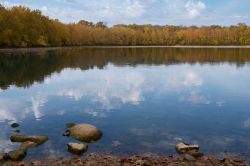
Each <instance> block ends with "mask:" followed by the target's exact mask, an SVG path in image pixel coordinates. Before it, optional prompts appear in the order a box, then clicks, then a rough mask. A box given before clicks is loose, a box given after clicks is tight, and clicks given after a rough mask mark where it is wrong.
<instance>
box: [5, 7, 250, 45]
mask: <svg viewBox="0 0 250 166" xmlns="http://www.w3.org/2000/svg"><path fill="white" fill-rule="evenodd" d="M92 45H114V46H122V45H124V46H127V45H129V46H139V45H140V46H145V45H152V46H153V45H159V46H166V45H167V46H173V45H250V27H249V26H248V25H246V24H244V23H239V24H238V25H234V26H218V25H211V26H200V27H197V26H189V27H187V26H171V25H164V26H159V25H136V24H131V25H124V24H119V25H114V26H112V27H108V26H107V25H106V24H105V23H104V22H97V23H93V22H89V21H85V20H81V21H79V22H78V23H68V24H65V23H62V22H60V21H59V20H57V19H50V18H49V17H47V16H44V15H42V13H41V11H40V10H31V9H29V8H27V7H24V6H14V7H11V8H5V7H3V6H1V5H0V47H38V46H39V47H41V46H42V47H52V46H92Z"/></svg>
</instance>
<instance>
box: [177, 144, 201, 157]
mask: <svg viewBox="0 0 250 166" xmlns="http://www.w3.org/2000/svg"><path fill="white" fill-rule="evenodd" d="M199 148H200V147H199V145H196V144H193V145H192V144H185V143H179V144H177V145H176V146H175V150H176V152H177V153H179V154H183V153H187V152H189V151H197V152H198V151H199Z"/></svg>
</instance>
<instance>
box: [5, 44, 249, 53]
mask: <svg viewBox="0 0 250 166" xmlns="http://www.w3.org/2000/svg"><path fill="white" fill-rule="evenodd" d="M67 48H250V45H247V46H237V45H232V46H226V45H221V46H212V45H207V46H202V45H196V46H192V45H189V46H181V45H180V46H179V45H175V46H108V45H107V46H101V45H100V46H99V45H96V46H61V47H60V46H59V47H23V48H20V47H13V48H12V47H9V48H1V47H0V52H5V51H33V50H34V51H36V50H45V51H47V50H57V49H67Z"/></svg>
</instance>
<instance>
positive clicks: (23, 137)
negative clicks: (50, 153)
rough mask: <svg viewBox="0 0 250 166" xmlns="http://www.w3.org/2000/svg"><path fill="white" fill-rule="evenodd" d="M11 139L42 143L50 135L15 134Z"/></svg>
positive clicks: (13, 140)
mask: <svg viewBox="0 0 250 166" xmlns="http://www.w3.org/2000/svg"><path fill="white" fill-rule="evenodd" d="M10 140H11V141H12V142H35V143H37V144H39V145H40V144H43V143H44V142H46V141H47V140H48V136H45V135H40V136H36V135H35V136H26V135H18V134H14V135H12V136H11V137H10Z"/></svg>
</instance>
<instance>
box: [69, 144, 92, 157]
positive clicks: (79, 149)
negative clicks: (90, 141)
mask: <svg viewBox="0 0 250 166" xmlns="http://www.w3.org/2000/svg"><path fill="white" fill-rule="evenodd" d="M87 150H88V145H85V144H80V143H68V151H69V152H71V153H74V154H78V155H80V154H82V153H84V152H86V151H87Z"/></svg>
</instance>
